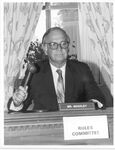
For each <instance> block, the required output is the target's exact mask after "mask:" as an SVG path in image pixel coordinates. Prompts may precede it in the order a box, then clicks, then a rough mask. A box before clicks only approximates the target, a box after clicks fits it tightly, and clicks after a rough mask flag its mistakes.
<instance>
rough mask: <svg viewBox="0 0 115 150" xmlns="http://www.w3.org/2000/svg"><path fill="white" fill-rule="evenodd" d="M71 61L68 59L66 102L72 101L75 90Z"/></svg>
mask: <svg viewBox="0 0 115 150" xmlns="http://www.w3.org/2000/svg"><path fill="white" fill-rule="evenodd" d="M69 63H70V62H69V61H67V65H66V72H65V102H70V101H71V98H72V97H71V96H73V93H74V92H73V91H74V77H73V73H72V68H71V67H70V64H69Z"/></svg>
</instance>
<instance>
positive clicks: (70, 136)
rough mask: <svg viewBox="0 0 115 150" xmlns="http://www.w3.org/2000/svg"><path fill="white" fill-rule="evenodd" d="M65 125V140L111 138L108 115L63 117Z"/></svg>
mask: <svg viewBox="0 0 115 150" xmlns="http://www.w3.org/2000/svg"><path fill="white" fill-rule="evenodd" d="M63 125H64V140H80V139H105V138H109V135H108V122H107V116H106V115H102V116H80V117H63Z"/></svg>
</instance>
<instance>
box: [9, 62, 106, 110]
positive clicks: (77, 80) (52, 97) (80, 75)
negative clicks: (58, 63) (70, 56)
mask: <svg viewBox="0 0 115 150" xmlns="http://www.w3.org/2000/svg"><path fill="white" fill-rule="evenodd" d="M38 66H39V72H38V73H35V74H34V75H33V77H32V79H31V81H30V84H29V89H28V90H29V91H28V93H29V94H28V98H27V99H26V100H25V101H24V107H23V109H22V111H25V110H26V109H27V108H28V106H29V105H30V104H31V102H32V100H33V101H34V110H39V109H42V110H47V111H56V110H58V102H57V98H56V92H55V88H54V83H53V76H52V71H51V68H50V64H49V61H47V60H46V61H43V62H40V63H39V64H38ZM90 99H97V100H99V101H100V102H101V103H103V104H105V102H104V96H103V95H102V93H101V91H100V89H99V88H98V86H97V84H96V82H95V80H94V78H93V75H92V73H91V71H90V69H89V67H88V65H86V64H85V63H83V62H79V61H76V60H67V64H66V71H65V103H71V102H74V103H75V102H87V101H89V100H90ZM11 101H12V100H11V99H10V101H9V103H8V108H10V103H11Z"/></svg>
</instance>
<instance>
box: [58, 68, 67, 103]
mask: <svg viewBox="0 0 115 150" xmlns="http://www.w3.org/2000/svg"><path fill="white" fill-rule="evenodd" d="M56 72H57V73H58V79H57V100H58V103H64V99H65V94H64V83H63V77H62V71H61V69H57V70H56Z"/></svg>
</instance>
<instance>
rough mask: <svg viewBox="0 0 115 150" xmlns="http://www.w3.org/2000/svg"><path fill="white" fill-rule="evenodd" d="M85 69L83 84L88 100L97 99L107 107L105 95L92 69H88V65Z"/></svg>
mask: <svg viewBox="0 0 115 150" xmlns="http://www.w3.org/2000/svg"><path fill="white" fill-rule="evenodd" d="M83 69H84V74H83V82H84V88H85V94H86V98H87V100H91V99H96V100H98V101H100V102H101V103H102V104H103V105H104V107H105V98H104V95H103V94H102V92H101V90H100V89H99V87H98V85H97V83H96V81H95V79H94V77H93V74H92V72H91V70H90V68H89V67H88V65H86V64H84V68H83Z"/></svg>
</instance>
